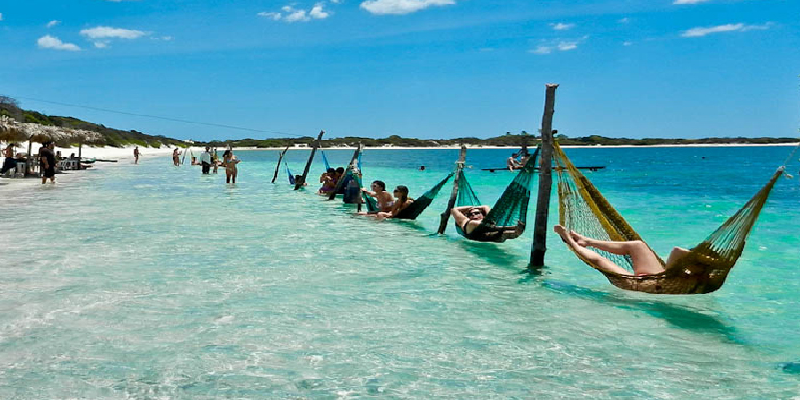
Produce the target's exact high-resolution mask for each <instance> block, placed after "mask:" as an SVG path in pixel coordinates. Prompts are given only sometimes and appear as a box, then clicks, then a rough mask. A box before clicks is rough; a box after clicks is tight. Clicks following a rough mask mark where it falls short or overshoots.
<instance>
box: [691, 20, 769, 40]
mask: <svg viewBox="0 0 800 402" xmlns="http://www.w3.org/2000/svg"><path fill="white" fill-rule="evenodd" d="M771 26H772V23H771V22H767V23H766V24H762V25H745V24H743V23H741V22H740V23H738V24H725V25H717V26H713V27H697V28H692V29H687V30H686V31H683V32H682V33H681V36H682V37H684V38H700V37H703V36H706V35H710V34H713V33H721V32H747V31H753V30H767V29H769V28H770V27H771Z"/></svg>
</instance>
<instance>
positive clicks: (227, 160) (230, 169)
mask: <svg viewBox="0 0 800 402" xmlns="http://www.w3.org/2000/svg"><path fill="white" fill-rule="evenodd" d="M239 162H241V161H240V160H238V159H236V156H234V155H233V151H231V150H230V149H229V150H227V151H225V153H224V154H222V165H223V166H225V183H230V182H231V179H233V184H236V175H237V174H238V173H239V169H238V168H237V167H236V165H238V164H239Z"/></svg>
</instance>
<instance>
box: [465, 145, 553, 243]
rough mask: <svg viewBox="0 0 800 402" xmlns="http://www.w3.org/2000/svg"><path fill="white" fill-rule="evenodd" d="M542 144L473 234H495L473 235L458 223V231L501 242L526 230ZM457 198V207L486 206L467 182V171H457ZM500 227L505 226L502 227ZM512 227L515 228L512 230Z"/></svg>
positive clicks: (473, 237) (469, 236) (513, 237)
mask: <svg viewBox="0 0 800 402" xmlns="http://www.w3.org/2000/svg"><path fill="white" fill-rule="evenodd" d="M540 147H541V146H539V147H537V148H536V151H534V153H533V156H531V157H530V158H529V159H528V161H527V163H525V166H523V167H522V168H521V169H520V170H519V173H518V174H517V176H516V177H515V178H514V180H513V181H512V182H511V184H509V185H508V187H506V189H505V191H503V194H502V195H501V196H500V198H499V199H498V200H497V202H496V203H495V204H494V207H492V209H491V211H489V214H488V215H486V217H485V218H484V219H483V220H482V221H481V223H480V225H478V227H477V228H475V229H474V230H473V232H472V233H476V232H477V233H484V232H486V233H495V234H492V235H489V236H486V237H485V239H482V238H479V237H477V236H471V234H472V233H471V234H469V235H468V234H466V233H464V230H463V228H461V227H460V226H458V224H456V231H457V232H458V233H459V234H460V235H462V236H464V237H467V238H469V239H470V240H476V241H491V242H498V243H502V242H504V241H506V240H509V239H515V238H517V237H519V236H520V235H522V233H523V232H524V231H525V225H526V221H527V217H528V203H529V202H530V199H531V185H532V184H533V177H534V176H535V174H534V173H535V166H536V158H537V155H538V154H539V149H540ZM458 175H459V176H458V197H457V198H456V206H459V207H463V206H479V205H483V204H482V203H481V202H480V199H478V195H477V194H476V193H475V191H474V190H473V189H472V186H471V185H470V184H469V181H467V177H466V175H465V174H464V170H461V171H459V173H458ZM500 228H503V230H501V229H500ZM511 229H513V230H511Z"/></svg>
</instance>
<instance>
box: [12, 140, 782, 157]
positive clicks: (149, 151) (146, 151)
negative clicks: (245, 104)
mask: <svg viewBox="0 0 800 402" xmlns="http://www.w3.org/2000/svg"><path fill="white" fill-rule="evenodd" d="M465 145H466V146H467V148H470V149H518V148H519V147H498V146H479V145H478V146H476V145H472V144H465ZM797 145H798V143H787V144H691V145H594V146H586V145H565V146H564V148H686V147H689V148H691V147H696V148H713V147H767V146H768V147H782V146H783V147H789V146H797ZM40 146H41V145H40V144H34V145H33V150H34V153H36V150H37V149H38V148H39V147H40ZM134 148H135V146H133V145H128V146H125V147H120V148H116V147H110V146H101V147H91V146H84V147H83V150H82V156H83V157H85V158H97V159H117V160H120V159H133V149H134ZM458 148H459V147H458V146H449V147H448V146H442V147H365V148H364V149H366V150H369V151H376V150H412V149H458ZM173 149H174V148H170V147H166V146H165V147H161V148H149V147H139V152H140V155H141V156H140V158H141V159H146V158H152V157H159V156H169V155H171V154H172V150H173ZM203 149H204V147H191V148H181V149H180V151H181V152H182V153H183V152H187V151H188V152H191V153H193V154H194V155H195V156H196V157H198V158H199V157H200V154H201V153H202V152H203ZM217 149H218V150H222V148H217ZM283 149H284V147H279V148H276V147H271V148H256V147H236V148H234V151H282V150H283ZM289 149H291V150H308V149H311V148H310V147H305V146H296V147H291V148H289ZM325 149H341V150H348V149H350V150H352V149H355V147H330V148H325ZM26 151H27V144H24V143H23V144H22V146H20V147H17V152H26ZM56 151H61V155H62V156H64V157H67V156H69V155H70V154H72V153H75V155H77V154H78V148H60V147H56ZM187 160H188V158H187Z"/></svg>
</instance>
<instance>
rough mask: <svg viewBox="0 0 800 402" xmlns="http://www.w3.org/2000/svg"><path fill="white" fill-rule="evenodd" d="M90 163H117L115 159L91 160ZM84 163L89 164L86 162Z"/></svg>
mask: <svg viewBox="0 0 800 402" xmlns="http://www.w3.org/2000/svg"><path fill="white" fill-rule="evenodd" d="M92 161H97V162H112V163H117V160H116V159H96V158H93V159H92ZM86 163H89V162H86Z"/></svg>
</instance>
